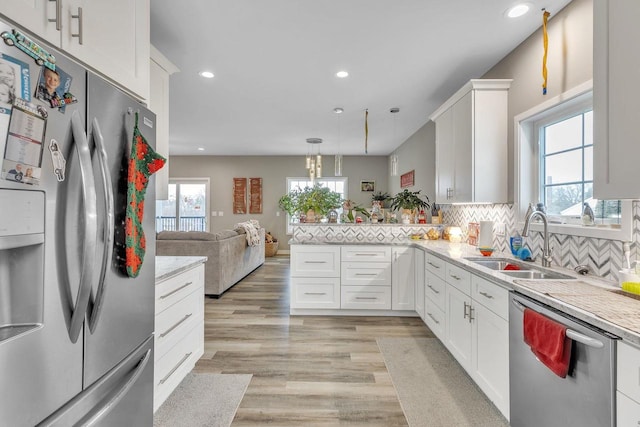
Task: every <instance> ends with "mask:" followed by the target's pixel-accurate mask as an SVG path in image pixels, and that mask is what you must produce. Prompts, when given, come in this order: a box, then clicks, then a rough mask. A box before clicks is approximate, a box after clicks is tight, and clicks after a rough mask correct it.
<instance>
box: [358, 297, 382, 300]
mask: <svg viewBox="0 0 640 427" xmlns="http://www.w3.org/2000/svg"><path fill="white" fill-rule="evenodd" d="M356 299H365V300H375V299H378V298H377V297H356Z"/></svg>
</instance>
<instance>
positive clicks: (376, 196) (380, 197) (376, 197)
mask: <svg viewBox="0 0 640 427" xmlns="http://www.w3.org/2000/svg"><path fill="white" fill-rule="evenodd" d="M390 199H391V196H390V195H389V193H387V192H384V193H383V192H382V191H376V192H375V193H373V194H372V195H371V202H372V205H373V206H376V205H377V206H378V208H380V209H382V208H383V206H384V202H386V201H387V200H390Z"/></svg>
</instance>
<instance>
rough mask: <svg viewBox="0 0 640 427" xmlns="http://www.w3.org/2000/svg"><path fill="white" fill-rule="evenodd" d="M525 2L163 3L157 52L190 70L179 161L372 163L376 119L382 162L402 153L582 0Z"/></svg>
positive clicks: (174, 137)
mask: <svg viewBox="0 0 640 427" xmlns="http://www.w3.org/2000/svg"><path fill="white" fill-rule="evenodd" d="M516 2H517V1H516V0H482V1H479V0H448V1H442V0H396V1H394V0H341V1H339V0H315V1H312V0H269V1H265V0H194V1H190V2H177V1H175V0H153V1H152V2H151V42H152V44H153V45H154V46H155V47H156V48H157V49H158V50H159V51H160V52H162V53H163V54H164V55H165V56H166V57H167V58H168V59H169V60H170V61H171V62H173V63H174V64H175V65H176V66H177V67H178V68H179V69H180V72H179V73H176V74H173V75H172V76H171V79H170V142H169V144H170V154H171V155H304V154H306V153H307V152H308V151H309V149H310V145H309V144H307V143H306V139H307V138H312V137H313V138H322V139H323V141H324V142H323V143H322V144H320V145H319V146H315V147H314V150H317V147H319V150H320V152H322V153H323V154H334V153H337V152H340V153H342V154H344V155H363V154H365V127H364V123H365V110H367V109H368V112H369V116H368V129H369V136H368V154H369V155H388V154H390V153H391V152H392V151H393V150H395V149H396V148H397V147H398V146H399V145H401V144H402V142H404V141H405V140H406V139H407V138H409V137H410V136H411V135H412V134H413V133H414V132H416V131H417V130H418V129H419V128H420V127H422V126H423V125H424V124H425V123H426V122H427V121H428V116H429V115H430V114H431V113H432V112H433V111H435V110H436V109H437V108H438V106H440V104H442V103H443V102H444V101H445V100H446V99H447V98H449V97H450V96H451V95H452V94H453V93H454V92H455V91H456V90H457V89H459V88H460V87H461V86H462V85H463V84H464V83H465V82H466V81H467V80H469V79H471V78H479V77H481V76H482V75H483V74H484V73H485V72H486V71H488V70H489V69H490V68H491V67H492V66H493V65H495V64H496V63H497V62H498V61H499V60H500V59H502V58H503V57H504V56H505V55H506V54H508V53H509V52H510V51H511V50H513V49H514V48H515V47H516V46H518V45H519V44H520V43H521V42H522V41H524V40H525V39H526V38H527V37H528V36H529V35H531V34H532V33H533V32H534V31H535V30H536V29H538V28H539V27H540V26H541V24H542V12H541V9H542V8H543V7H546V8H547V10H549V11H550V12H551V19H553V16H554V14H555V13H557V12H558V11H559V10H560V9H562V8H563V7H564V6H565V5H567V4H568V3H569V2H570V0H554V1H550V0H527V2H528V3H529V4H530V5H531V10H530V12H529V13H528V14H526V15H524V16H522V17H519V18H515V19H513V18H507V17H506V15H505V12H506V10H507V9H508V8H509V7H510V6H512V5H514V4H515V3H516ZM548 3H550V4H548ZM187 5H189V7H187ZM540 53H541V55H542V42H541V49H540ZM202 70H210V71H212V72H213V73H214V74H215V77H214V78H213V79H204V78H202V77H200V76H199V75H198V73H199V72H200V71H202ZM340 70H346V71H348V72H349V76H348V77H347V78H344V79H339V78H337V77H336V76H335V74H336V72H337V71H340ZM505 77H508V76H505ZM541 83H542V80H541V81H540V84H541ZM335 107H342V108H344V113H342V114H335V113H334V112H333V109H334V108H335ZM394 107H397V108H399V109H400V111H399V112H398V113H395V114H392V113H390V109H391V108H394ZM198 148H204V150H203V151H198ZM314 152H315V151H314Z"/></svg>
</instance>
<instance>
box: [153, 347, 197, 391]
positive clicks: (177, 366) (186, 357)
mask: <svg viewBox="0 0 640 427" xmlns="http://www.w3.org/2000/svg"><path fill="white" fill-rule="evenodd" d="M192 353H193V352H192V351H190V352H189V353H187V354H185V355H184V356H182V359H180V361H179V362H178V363H177V364H176V366H174V367H173V369H171V370H170V371H169V373H168V374H167V375H166V376H165V377H164V378H163V379H161V380H160V384H164V383H165V382H167V380H168V379H169V377H170V376H171V375H173V373H174V372H175V371H177V370H178V368H179V367H180V366H181V365H182V364H183V363H184V362H186V361H187V359H188V358H189V356H191V354H192Z"/></svg>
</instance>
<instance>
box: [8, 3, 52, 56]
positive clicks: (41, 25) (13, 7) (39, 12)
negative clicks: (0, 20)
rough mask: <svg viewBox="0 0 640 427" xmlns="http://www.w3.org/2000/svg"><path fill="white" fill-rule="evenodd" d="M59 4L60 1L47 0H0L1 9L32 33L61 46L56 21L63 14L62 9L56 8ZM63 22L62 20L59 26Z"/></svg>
mask: <svg viewBox="0 0 640 427" xmlns="http://www.w3.org/2000/svg"><path fill="white" fill-rule="evenodd" d="M61 1H62V0H61ZM57 4H58V2H54V1H45V0H0V11H1V12H2V15H4V16H6V17H7V18H9V19H11V20H13V21H15V22H16V23H18V24H19V25H21V26H22V27H24V28H26V29H28V31H29V32H30V33H33V34H35V35H37V36H39V37H41V38H43V39H45V40H46V41H48V42H49V43H51V44H52V45H54V46H57V47H59V46H60V31H59V30H58V29H56V22H55V21H56V19H58V20H61V19H62V15H63V14H62V10H56V5H57ZM49 20H52V22H50V21H49ZM61 24H62V22H61V21H60V24H59V25H58V28H60V25H61Z"/></svg>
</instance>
